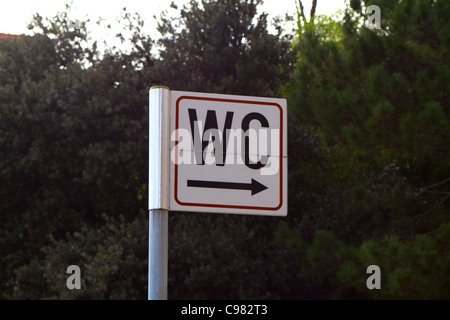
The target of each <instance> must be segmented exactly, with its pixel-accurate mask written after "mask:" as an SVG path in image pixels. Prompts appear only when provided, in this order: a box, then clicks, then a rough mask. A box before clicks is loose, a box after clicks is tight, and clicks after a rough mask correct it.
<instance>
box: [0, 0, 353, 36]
mask: <svg viewBox="0 0 450 320" xmlns="http://www.w3.org/2000/svg"><path fill="white" fill-rule="evenodd" d="M296 1H297V0H264V5H263V7H262V10H263V11H264V12H267V13H268V14H269V17H274V16H277V15H282V16H284V14H285V13H289V14H290V15H295V13H296V9H295V8H296V6H295V3H296ZM66 2H67V0H39V1H36V0H0V33H11V34H22V33H29V31H28V30H27V25H28V24H29V22H30V21H31V19H32V16H33V14H35V13H39V14H40V15H41V16H43V17H52V16H54V15H55V14H56V13H57V12H58V11H63V10H64V9H65V3H66ZM71 2H72V13H71V15H70V17H72V18H73V19H79V20H81V21H83V20H86V18H90V19H91V20H92V21H97V20H98V18H99V17H101V18H102V19H104V21H105V22H106V23H113V24H117V22H116V21H117V18H118V17H120V14H121V12H122V9H123V8H124V7H126V8H127V9H128V11H129V12H131V13H133V12H138V13H139V14H140V16H141V17H142V18H144V20H145V22H146V28H145V29H144V30H145V32H146V33H148V34H156V32H155V28H156V26H157V23H156V21H155V19H154V18H153V16H155V15H156V16H157V17H159V16H160V14H161V12H162V11H163V10H164V9H168V8H169V5H170V3H171V2H172V1H171V0H71ZM188 2H189V1H188V0H175V3H177V4H181V5H182V4H185V3H188ZM302 2H303V5H304V7H305V10H306V12H308V13H309V11H310V7H311V2H312V1H311V0H303V1H302ZM344 7H345V0H318V3H317V10H316V12H317V14H326V15H332V14H334V13H336V11H337V10H339V9H341V8H344ZM308 16H309V15H308ZM103 33H105V34H103ZM113 33H114V34H115V32H113ZM95 36H96V37H100V38H107V37H110V36H111V34H106V30H105V29H103V30H100V29H97V30H95Z"/></svg>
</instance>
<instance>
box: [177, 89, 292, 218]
mask: <svg viewBox="0 0 450 320" xmlns="http://www.w3.org/2000/svg"><path fill="white" fill-rule="evenodd" d="M286 108H287V106H286V100H285V99H276V98H261V97H248V96H235V95H222V94H206V93H194V92H181V91H171V94H170V132H171V137H170V138H171V142H170V149H171V151H170V157H171V161H170V192H169V193H170V204H169V206H170V210H171V211H193V212H212V213H234V214H254V215H273V216H285V215H287V150H286V148H287V115H286V113H287V109H286Z"/></svg>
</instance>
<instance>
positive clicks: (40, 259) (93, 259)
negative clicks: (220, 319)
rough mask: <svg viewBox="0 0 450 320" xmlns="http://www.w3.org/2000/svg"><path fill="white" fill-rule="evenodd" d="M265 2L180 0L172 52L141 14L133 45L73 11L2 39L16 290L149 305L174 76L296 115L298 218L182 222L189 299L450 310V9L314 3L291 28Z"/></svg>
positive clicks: (1, 130) (178, 281) (4, 177)
mask: <svg viewBox="0 0 450 320" xmlns="http://www.w3.org/2000/svg"><path fill="white" fill-rule="evenodd" d="M319 1H320V0H319ZM314 3H316V4H317V1H313V6H312V7H313V8H314V7H315V5H314ZM260 4H261V1H260V0H203V1H191V2H190V3H189V5H187V6H185V7H183V8H178V7H176V6H173V10H175V11H177V12H178V15H177V16H176V17H175V18H170V17H168V16H165V15H162V16H161V17H160V20H159V28H158V31H159V32H160V35H161V36H160V38H159V39H157V40H156V39H152V38H151V37H150V36H148V35H145V34H143V33H142V32H141V30H142V26H143V22H142V20H141V19H140V18H139V16H135V15H131V14H129V13H128V12H124V16H123V17H122V21H123V25H124V33H123V34H124V35H122V34H121V35H119V37H120V38H121V39H122V40H123V41H125V42H127V43H128V44H129V46H130V48H131V49H130V50H128V51H122V50H119V49H117V48H109V49H106V50H104V51H102V52H100V51H99V50H98V47H97V44H96V43H92V42H91V41H89V30H87V28H86V23H85V22H83V23H81V24H80V23H76V22H75V21H72V20H71V18H70V10H67V11H66V12H62V13H60V14H58V15H57V16H55V17H52V18H43V17H41V16H39V15H36V16H35V17H34V19H33V21H32V22H31V24H30V28H31V29H32V30H33V31H34V34H33V35H32V36H23V37H22V38H21V39H19V40H14V41H1V42H0V298H3V299H145V298H146V297H147V295H146V294H147V259H148V257H147V255H148V252H147V242H148V220H147V213H146V207H147V183H148V177H147V172H148V170H147V169H148V164H147V160H146V159H147V158H148V145H147V143H148V142H147V141H148V110H147V108H148V89H149V88H150V86H152V85H155V84H164V85H167V86H169V87H170V88H171V89H174V90H190V91H203V92H218V93H229V94H245V95H256V96H273V97H286V98H287V99H288V105H289V146H288V148H289V211H288V216H287V217H286V218H282V219H281V218H280V219H278V218H271V217H256V216H238V215H211V214H200V213H194V214H188V213H171V214H170V218H169V298H170V299H230V298H232V299H449V298H450V283H449V279H450V277H449V274H450V251H449V244H450V220H449V212H450V207H449V206H450V200H449V198H450V189H449V188H450V165H449V163H450V153H449V151H450V123H449V112H450V111H449V106H450V103H449V90H448V88H449V86H448V84H449V83H450V66H449V42H450V24H449V22H448V21H449V20H448V17H449V16H450V3H449V2H448V1H445V0H436V1H431V0H414V1H413V0H403V1H397V0H395V1H393V0H377V1H375V0H363V1H360V0H351V1H349V3H348V7H347V9H346V11H345V13H344V14H342V15H341V16H339V17H331V18H330V17H325V16H319V15H315V13H314V10H313V11H312V12H311V14H310V15H309V16H308V14H307V13H305V12H303V10H302V7H303V5H302V3H301V1H298V2H297V7H298V11H299V12H298V17H297V18H296V19H297V29H296V30H294V31H292V30H284V29H283V21H282V19H279V20H277V21H276V22H275V25H276V30H277V33H275V34H273V33H270V32H269V31H268V27H269V25H270V22H269V21H268V20H267V15H266V14H257V10H256V9H257V7H258V6H259V5H260ZM370 5H378V6H379V7H380V8H381V17H382V21H381V22H382V24H381V29H373V30H371V29H369V28H367V27H366V26H365V24H364V21H366V20H367V19H368V18H369V15H368V14H366V10H365V9H366V8H367V7H368V6H370ZM75 26H77V28H75ZM125 34H126V35H127V36H125ZM155 49H156V50H155ZM155 52H158V53H155ZM71 264H77V265H79V266H80V268H81V272H82V290H74V291H71V290H68V289H67V287H66V285H65V284H66V279H67V276H68V275H67V274H66V273H65V271H66V268H67V266H68V265H71ZM372 264H375V265H378V266H380V269H381V275H382V280H381V288H382V289H381V290H368V289H367V287H366V279H367V277H368V274H366V268H367V267H368V266H369V265H372Z"/></svg>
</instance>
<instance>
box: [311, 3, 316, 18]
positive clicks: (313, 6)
mask: <svg viewBox="0 0 450 320" xmlns="http://www.w3.org/2000/svg"><path fill="white" fill-rule="evenodd" d="M316 7H317V0H313V2H312V7H311V17H310V21H313V20H314V16H315V15H316Z"/></svg>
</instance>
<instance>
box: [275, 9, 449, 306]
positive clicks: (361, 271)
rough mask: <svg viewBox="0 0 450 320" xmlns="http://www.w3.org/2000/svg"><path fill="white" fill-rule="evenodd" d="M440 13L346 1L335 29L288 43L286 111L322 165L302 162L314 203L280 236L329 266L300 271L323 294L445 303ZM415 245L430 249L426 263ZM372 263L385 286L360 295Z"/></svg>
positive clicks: (308, 32) (444, 41)
mask: <svg viewBox="0 0 450 320" xmlns="http://www.w3.org/2000/svg"><path fill="white" fill-rule="evenodd" d="M369 5H378V6H379V7H380V8H381V17H382V24H381V29H379V30H377V29H374V30H370V29H369V28H367V27H365V26H364V24H363V22H364V20H365V19H367V18H368V15H366V13H365V8H367V7H368V6H369ZM449 14H450V6H449V4H448V2H445V1H425V0H423V1H422V0H420V1H357V0H355V1H351V7H349V8H348V9H347V11H346V13H345V16H344V19H343V21H342V22H341V23H339V24H335V23H333V24H328V26H323V25H321V23H319V22H318V21H319V20H320V19H318V18H317V17H316V23H315V25H313V26H310V27H309V28H304V29H302V30H301V31H302V33H300V34H299V36H298V37H299V38H298V40H297V45H298V46H299V49H298V52H299V60H298V62H297V65H296V71H295V74H294V78H295V83H294V84H292V85H291V86H289V87H288V91H289V97H290V101H291V104H290V105H291V109H290V111H291V115H292V116H293V117H295V118H296V120H297V123H299V124H300V125H302V126H306V127H312V128H314V129H315V130H316V132H317V133H318V135H319V137H320V139H321V147H322V150H323V152H324V153H323V154H324V155H325V156H324V158H323V162H321V163H320V164H321V166H320V167H318V166H315V167H314V166H313V167H312V168H313V169H312V170H311V169H310V167H308V166H306V168H309V172H310V173H313V174H314V176H313V177H311V176H306V177H309V179H311V180H310V181H311V182H315V183H316V184H317V183H320V182H322V185H324V186H323V187H321V188H320V189H318V190H319V191H320V193H319V194H318V195H319V196H320V197H322V199H324V200H323V202H324V203H323V204H321V205H320V206H318V207H317V208H316V209H314V208H313V211H312V212H306V213H305V214H304V215H303V216H302V218H301V219H300V221H297V222H296V223H295V224H291V225H290V226H289V227H288V228H287V227H285V228H284V229H280V230H279V232H280V233H279V234H278V239H279V241H280V242H279V243H280V244H281V245H282V247H284V248H285V249H286V250H287V251H288V252H290V253H291V254H294V255H296V256H298V255H301V256H302V257H306V259H307V262H308V263H311V262H314V263H315V264H316V265H317V264H319V263H320V264H322V265H328V266H330V269H327V270H324V272H330V270H331V272H330V273H328V274H326V273H325V274H320V273H319V275H314V274H311V273H310V272H309V271H308V270H309V269H308V264H307V263H301V264H300V265H301V270H306V271H304V272H305V273H304V276H305V278H306V279H309V277H312V276H315V277H316V278H317V276H320V277H319V278H317V279H321V282H320V283H319V284H318V286H319V288H322V289H323V288H325V290H324V293H325V294H327V296H329V297H336V296H340V297H345V296H347V295H350V296H359V295H362V297H375V298H376V297H378V298H380V297H385V298H402V297H409V298H411V297H414V298H420V297H422V298H430V297H434V298H436V297H440V298H448V296H449V291H448V289H447V287H448V285H447V284H446V281H445V279H446V277H447V276H446V275H445V271H444V269H445V268H448V259H447V260H446V259H445V258H443V256H442V255H441V254H440V253H439V252H441V250H443V244H442V241H448V233H447V227H446V226H447V224H448V217H447V215H446V212H448V210H449V205H450V203H449V202H448V201H447V200H448V198H449V197H448V195H449V194H448V186H449V184H448V183H449V181H450V180H449V179H448V177H449V176H450V167H449V165H448V164H449V153H448V150H450V148H449V147H450V145H449V141H450V140H449V139H448V137H449V136H448V134H449V128H450V127H449V125H450V122H449V115H448V106H449V98H448V90H447V86H446V83H448V77H449V76H450V73H449V71H450V69H449V60H448V49H449V42H448V23H447V22H446V21H447V17H448V15H449ZM336 29H340V30H337V31H338V32H335V31H336ZM329 30H331V31H333V30H334V31H333V32H331V33H328V31H329ZM324 31H325V34H324ZM322 163H325V167H324V166H323V164H322ZM323 168H324V169H323ZM298 170H299V173H302V174H304V173H305V172H304V169H302V168H299V169H298ZM319 170H320V171H323V174H320V173H319V172H318V171H319ZM319 185H320V184H319ZM316 186H317V185H316ZM325 199H326V200H325ZM295 235H296V239H297V241H294V240H291V241H286V238H289V237H290V236H295ZM443 239H446V240H443ZM315 243H324V246H325V248H328V247H331V248H334V249H333V252H335V253H336V254H332V255H327V254H323V253H324V251H325V249H323V248H321V246H315V245H314V244H315ZM308 245H310V246H308ZM424 246H427V247H428V248H430V252H433V253H432V254H430V255H429V256H428V257H427V261H430V264H429V265H427V266H426V265H425V264H423V261H422V259H423V257H424V256H423V254H424V251H423V247H424ZM392 247H395V248H399V251H396V250H392V251H391V250H390V249H391V248H392ZM325 252H326V251H325ZM369 252H370V253H369ZM399 252H408V253H407V254H406V253H405V255H404V256H403V254H400V253H399ZM368 256H370V259H368ZM397 256H398V259H397V258H396V257H397ZM406 256H407V257H408V258H406ZM403 259H405V260H403ZM407 260H408V261H409V262H408V263H407V262H406V261H407ZM393 261H395V262H393ZM404 263H405V264H408V266H407V267H405V265H404ZM370 264H378V265H379V266H380V268H381V272H382V273H383V275H384V278H383V279H387V281H385V280H384V281H385V282H384V283H385V284H384V285H383V289H382V290H381V291H379V292H371V293H370V294H369V293H368V291H367V290H366V288H365V285H364V283H365V279H366V274H365V268H367V266H368V265H370ZM331 266H334V269H332V268H331ZM350 279H351V280H350ZM421 279H427V281H429V283H426V281H422V280H421ZM349 283H351V285H349ZM355 288H358V289H357V291H356V292H355V291H353V290H355ZM413 288H416V289H413ZM419 288H420V289H419ZM431 291H433V292H436V295H431V294H429V292H431Z"/></svg>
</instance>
